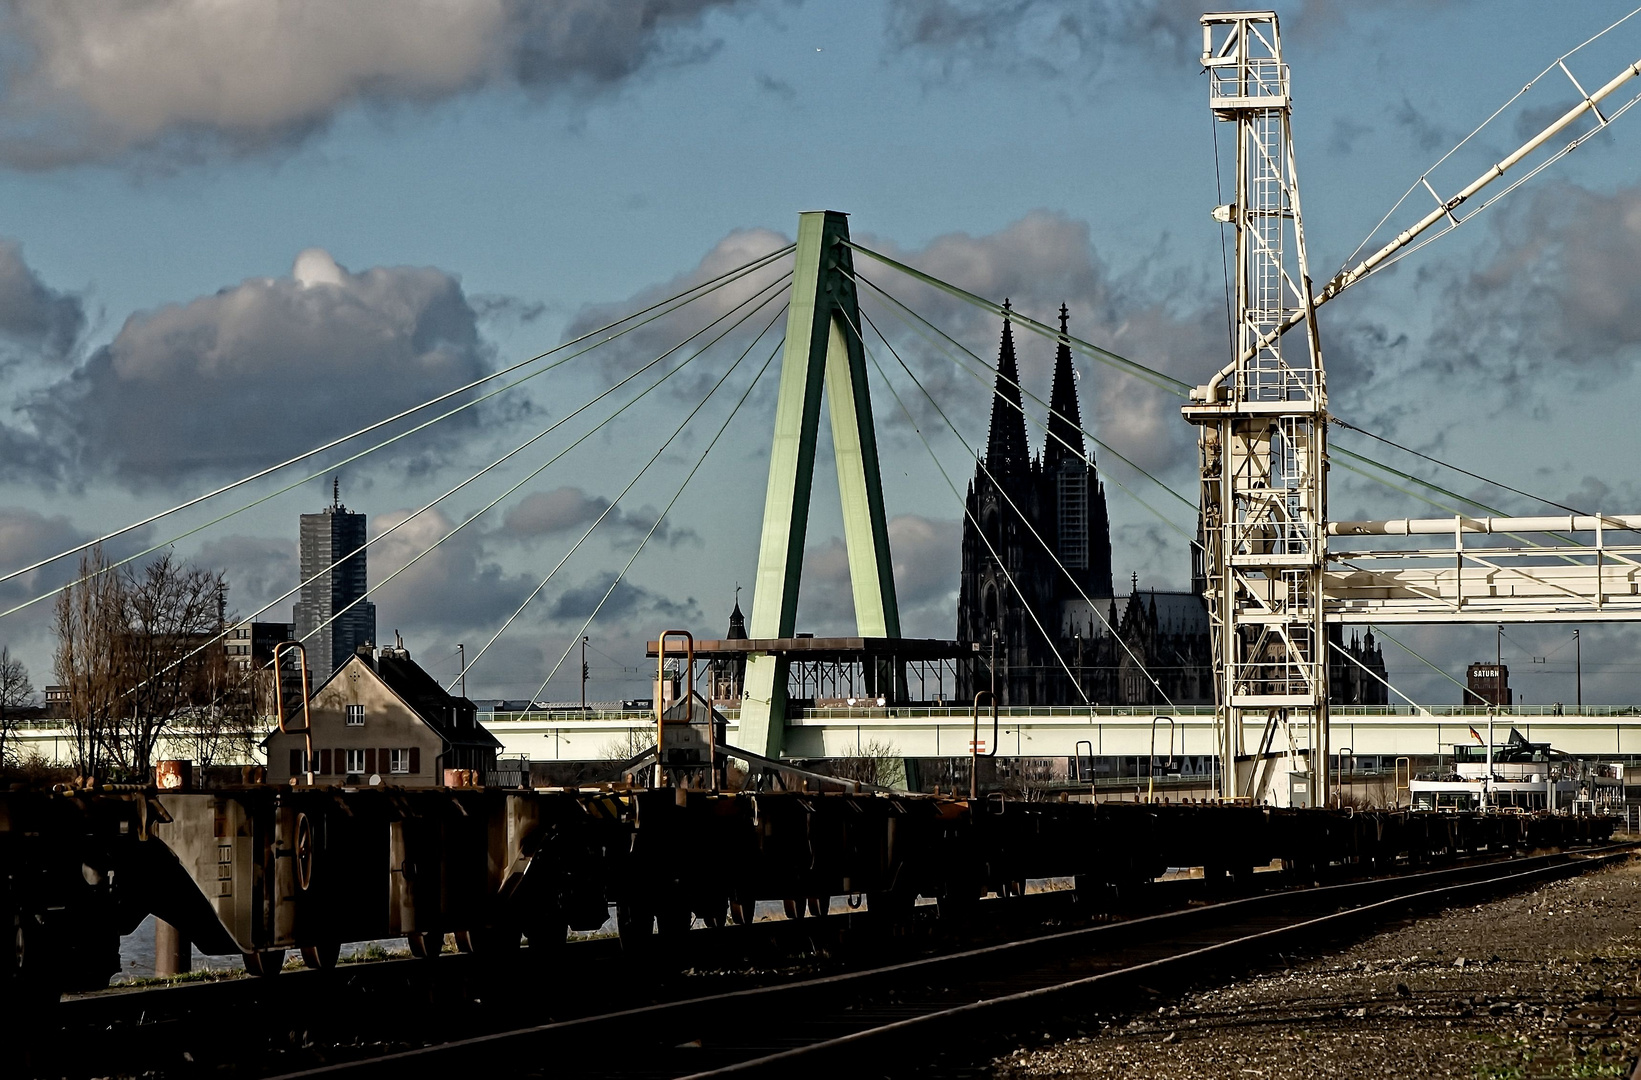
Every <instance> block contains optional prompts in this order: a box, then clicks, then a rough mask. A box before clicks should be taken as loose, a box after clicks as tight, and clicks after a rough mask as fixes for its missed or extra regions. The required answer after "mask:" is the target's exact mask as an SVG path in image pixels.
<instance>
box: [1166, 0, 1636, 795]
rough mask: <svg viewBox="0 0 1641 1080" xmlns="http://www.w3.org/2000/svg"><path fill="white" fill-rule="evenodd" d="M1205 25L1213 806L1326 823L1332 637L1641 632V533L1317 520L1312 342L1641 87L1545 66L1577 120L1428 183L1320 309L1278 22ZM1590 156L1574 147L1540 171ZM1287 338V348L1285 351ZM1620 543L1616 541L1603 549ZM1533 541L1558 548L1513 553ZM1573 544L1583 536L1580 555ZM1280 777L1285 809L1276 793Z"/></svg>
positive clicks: (1193, 408)
mask: <svg viewBox="0 0 1641 1080" xmlns="http://www.w3.org/2000/svg"><path fill="white" fill-rule="evenodd" d="M1201 21H1202V36H1203V49H1202V65H1203V67H1204V68H1205V69H1206V71H1207V73H1208V76H1209V90H1208V102H1209V107H1210V108H1211V109H1212V110H1213V114H1214V118H1215V120H1216V121H1217V122H1221V123H1225V124H1230V125H1234V126H1235V128H1236V137H1235V140H1234V146H1235V151H1234V153H1235V166H1234V172H1235V177H1236V183H1235V196H1234V201H1233V202H1230V203H1228V204H1225V205H1222V206H1217V207H1215V208H1214V217H1215V219H1216V220H1218V221H1220V222H1222V223H1225V224H1229V225H1231V226H1233V227H1234V232H1235V242H1236V254H1235V268H1236V269H1235V281H1234V290H1235V296H1234V302H1235V319H1234V322H1235V333H1234V342H1233V345H1232V352H1233V356H1232V359H1231V362H1230V363H1229V364H1227V365H1226V366H1225V367H1224V368H1222V369H1221V370H1220V371H1218V372H1216V373H1215V374H1214V376H1213V377H1212V378H1210V379H1209V380H1208V381H1207V382H1206V383H1205V384H1203V385H1202V386H1199V387H1197V388H1196V389H1195V390H1193V391H1192V393H1191V401H1190V403H1189V404H1188V405H1186V406H1185V407H1184V409H1183V412H1184V414H1185V417H1186V419H1187V420H1189V421H1190V422H1191V423H1193V424H1196V425H1197V426H1198V428H1199V438H1198V448H1199V466H1200V471H1201V484H1200V499H1201V503H1200V505H1201V513H1202V543H1203V558H1204V568H1205V580H1206V590H1205V595H1204V600H1205V601H1206V603H1207V607H1208V615H1209V620H1210V627H1211V633H1212V644H1213V658H1214V670H1215V676H1216V680H1217V685H1216V693H1215V701H1216V703H1217V708H1218V722H1217V726H1218V744H1219V745H1218V752H1219V756H1220V777H1221V781H1220V785H1221V795H1222V796H1224V797H1227V798H1248V799H1253V800H1255V801H1264V800H1265V799H1266V798H1274V799H1275V800H1276V801H1278V802H1283V803H1286V802H1289V801H1292V802H1295V803H1310V804H1313V805H1322V804H1325V803H1326V802H1327V800H1328V798H1329V791H1328V757H1329V752H1330V751H1329V738H1328V636H1327V626H1328V624H1330V623H1345V622H1351V623H1401V622H1437V623H1500V622H1534V621H1541V622H1564V621H1609V620H1611V621H1618V620H1635V619H1641V545H1637V544H1635V543H1634V542H1633V541H1634V536H1633V535H1628V534H1632V533H1633V531H1634V530H1638V529H1641V515H1612V516H1605V515H1589V516H1584V515H1571V516H1564V517H1558V518H1545V517H1531V518H1482V519H1475V518H1466V517H1454V518H1438V519H1406V520H1398V521H1333V520H1330V518H1329V516H1328V501H1327V495H1328V483H1327V474H1328V445H1327V425H1328V422H1329V417H1328V406H1327V380H1326V376H1325V369H1324V365H1323V362H1322V347H1321V341H1320V338H1319V336H1318V333H1317V326H1316V309H1317V308H1319V307H1320V306H1322V305H1323V304H1325V303H1327V302H1328V301H1330V300H1332V299H1334V298H1335V297H1337V296H1339V295H1340V294H1341V293H1342V292H1343V291H1344V290H1345V289H1347V288H1349V287H1350V286H1352V285H1354V284H1356V283H1358V282H1360V281H1361V280H1363V279H1364V278H1366V277H1368V276H1369V275H1371V274H1372V273H1373V272H1374V271H1375V270H1377V269H1381V268H1383V267H1385V266H1388V265H1390V264H1391V263H1392V262H1394V261H1395V258H1396V256H1397V254H1398V253H1403V254H1405V253H1406V250H1407V249H1408V247H1409V245H1411V244H1413V243H1414V241H1415V240H1417V239H1418V238H1419V237H1421V236H1424V235H1425V234H1426V233H1428V232H1429V231H1430V230H1431V229H1432V228H1433V227H1436V226H1438V225H1440V226H1442V227H1443V228H1442V230H1441V231H1446V230H1449V229H1452V228H1456V227H1457V226H1458V225H1460V224H1462V222H1463V220H1465V219H1464V218H1462V217H1461V216H1460V213H1461V211H1462V210H1463V209H1464V208H1465V206H1466V204H1467V203H1469V202H1470V200H1472V199H1473V198H1474V197H1475V196H1477V195H1478V194H1479V193H1480V192H1482V191H1483V190H1484V189H1486V188H1487V187H1488V186H1489V185H1491V184H1493V183H1494V182H1495V181H1497V180H1499V179H1500V178H1502V177H1504V176H1506V175H1507V174H1509V173H1510V171H1511V170H1512V169H1513V168H1515V167H1516V166H1517V165H1519V164H1521V163H1522V162H1523V161H1524V159H1527V158H1528V157H1529V156H1530V155H1532V154H1533V153H1534V152H1535V151H1537V150H1539V149H1540V148H1541V147H1544V146H1545V145H1546V144H1547V143H1549V142H1551V140H1553V139H1555V138H1556V136H1557V135H1559V134H1561V133H1563V132H1566V131H1568V130H1569V129H1570V128H1573V127H1574V125H1576V124H1578V123H1579V121H1580V120H1581V119H1583V118H1585V117H1586V116H1587V115H1593V116H1594V117H1595V119H1596V120H1597V124H1598V126H1597V127H1596V128H1595V129H1594V130H1600V129H1601V128H1604V127H1606V126H1607V124H1609V123H1610V122H1611V121H1612V120H1615V119H1617V117H1618V116H1619V115H1621V114H1622V113H1623V112H1624V111H1627V110H1628V108H1629V107H1630V106H1631V105H1633V104H1634V103H1635V101H1636V98H1629V99H1627V100H1623V101H1622V104H1621V105H1620V106H1619V107H1618V108H1612V107H1611V106H1608V107H1607V108H1606V109H1605V110H1604V109H1603V102H1606V101H1608V100H1609V99H1612V98H1613V95H1614V94H1615V93H1616V92H1617V91H1618V90H1619V88H1621V87H1623V86H1624V85H1625V84H1626V83H1628V82H1629V81H1630V80H1631V79H1633V78H1635V77H1636V76H1638V75H1641V60H1637V61H1636V62H1634V63H1632V64H1630V65H1629V66H1628V67H1626V68H1624V70H1623V71H1621V72H1620V73H1619V74H1617V75H1616V76H1614V77H1613V78H1612V79H1611V80H1609V81H1608V82H1607V83H1606V84H1605V85H1603V86H1601V87H1600V88H1599V89H1597V90H1595V91H1594V92H1586V91H1585V89H1584V88H1583V86H1581V85H1580V84H1579V82H1578V80H1577V79H1576V78H1575V77H1574V76H1573V74H1572V72H1571V70H1570V69H1569V68H1568V67H1567V66H1566V64H1565V63H1564V62H1563V61H1557V64H1556V65H1552V68H1554V67H1555V66H1559V67H1560V68H1561V71H1562V72H1564V73H1565V74H1566V76H1567V78H1568V79H1569V80H1571V82H1572V84H1573V86H1574V88H1575V89H1576V91H1577V93H1578V95H1579V97H1580V98H1581V99H1582V100H1581V101H1580V102H1579V103H1578V104H1577V105H1575V106H1574V107H1572V108H1570V109H1568V110H1567V111H1566V112H1565V113H1564V114H1563V115H1562V116H1560V117H1559V118H1558V119H1557V120H1556V121H1555V122H1554V123H1552V124H1550V125H1548V126H1547V127H1545V128H1544V129H1543V130H1542V131H1540V132H1539V133H1538V134H1537V135H1535V136H1533V137H1532V138H1531V139H1528V140H1527V141H1526V142H1525V143H1523V144H1522V145H1521V147H1520V148H1519V149H1517V150H1516V151H1515V152H1513V153H1511V154H1510V155H1508V156H1507V157H1505V158H1503V159H1501V160H1500V161H1498V162H1497V163H1496V164H1494V165H1492V166H1491V167H1490V168H1488V169H1487V170H1486V171H1485V172H1483V173H1482V174H1481V175H1480V176H1478V177H1477V178H1476V179H1475V180H1473V181H1472V182H1471V183H1469V184H1468V185H1466V186H1465V187H1463V188H1461V189H1460V190H1459V191H1458V192H1457V193H1456V194H1454V195H1452V196H1451V197H1448V198H1443V197H1441V196H1440V195H1438V194H1437V193H1436V190H1435V189H1434V188H1433V187H1432V186H1431V185H1430V183H1429V181H1428V178H1427V177H1421V179H1420V184H1421V185H1422V186H1423V187H1425V188H1426V189H1427V190H1428V191H1429V192H1430V194H1431V196H1432V197H1433V198H1434V199H1435V202H1436V206H1435V208H1434V209H1432V210H1431V211H1430V212H1429V213H1427V214H1426V215H1424V216H1423V217H1422V218H1420V219H1419V220H1418V221H1417V222H1415V223H1414V224H1413V225H1411V226H1409V227H1408V228H1407V229H1405V230H1403V231H1402V232H1400V233H1399V234H1397V235H1396V237H1395V238H1394V239H1392V240H1391V241H1390V242H1388V243H1386V244H1384V245H1383V246H1382V247H1381V248H1379V249H1378V250H1376V251H1374V252H1372V253H1371V254H1370V255H1368V256H1367V257H1366V258H1364V259H1362V260H1361V261H1360V262H1359V263H1357V264H1356V265H1354V266H1351V267H1348V268H1346V269H1344V270H1341V271H1340V272H1339V273H1338V274H1337V275H1336V276H1335V277H1334V278H1333V279H1332V280H1330V281H1329V282H1328V283H1327V284H1326V285H1325V286H1323V287H1322V289H1321V290H1320V291H1318V290H1316V289H1314V288H1313V287H1312V283H1311V276H1310V269H1309V264H1308V262H1307V259H1306V254H1305V231H1304V224H1303V217H1302V214H1301V212H1300V201H1299V182H1298V177H1297V173H1296V169H1295V164H1294V149H1293V138H1292V132H1291V129H1290V118H1291V109H1292V99H1291V96H1290V87H1289V73H1288V67H1287V64H1286V63H1285V62H1284V61H1283V58H1282V39H1281V34H1280V31H1279V28H1278V25H1277V17H1276V13H1275V12H1272V11H1240V12H1222V13H1212V14H1207V15H1204V16H1203V17H1202V20H1201ZM1549 70H1551V69H1546V71H1547V72H1548V71H1549ZM1495 115H1496V114H1495ZM1587 136H1588V132H1586V133H1585V134H1580V135H1576V136H1574V137H1572V138H1571V139H1570V140H1569V141H1568V143H1567V144H1565V145H1563V146H1561V147H1560V148H1559V149H1557V150H1555V151H1554V153H1553V154H1552V156H1551V157H1550V161H1553V160H1555V158H1557V157H1560V156H1561V155H1564V154H1566V153H1567V152H1569V151H1570V150H1571V149H1573V148H1574V147H1576V146H1577V145H1578V143H1579V142H1581V141H1582V140H1583V139H1584V138H1586V137H1587ZM1548 163H1549V162H1548V161H1545V162H1542V163H1540V164H1538V165H1536V166H1535V167H1534V168H1532V169H1531V170H1530V171H1528V172H1527V173H1526V174H1525V175H1524V176H1522V177H1521V178H1520V179H1518V180H1517V181H1516V183H1515V184H1511V185H1509V186H1508V187H1507V188H1506V189H1505V191H1508V190H1511V189H1513V188H1514V187H1515V186H1516V184H1519V183H1520V182H1521V181H1522V180H1525V179H1527V178H1529V177H1531V176H1532V175H1535V174H1536V173H1537V172H1538V171H1539V170H1540V169H1542V168H1543V167H1545V165H1547V164H1548ZM1501 194H1502V193H1501ZM1495 197H1496V196H1495ZM1485 205H1486V204H1485V203H1484V204H1483V206H1482V208H1485ZM1477 212H1479V210H1478V211H1477ZM1431 238H1433V237H1426V240H1425V242H1428V241H1429V239H1431ZM1300 328H1303V334H1302V335H1299V336H1298V338H1297V340H1290V337H1289V335H1288V331H1290V330H1296V329H1300ZM1613 533H1619V534H1624V535H1627V541H1626V542H1623V543H1619V544H1614V543H1612V542H1611V539H1610V536H1611V534H1613ZM1477 534H1482V535H1487V534H1503V535H1507V536H1510V537H1513V538H1515V539H1516V541H1517V542H1518V545H1519V546H1493V545H1487V544H1478V543H1477V542H1475V541H1474V540H1472V541H1471V543H1470V545H1469V546H1468V547H1467V546H1466V538H1467V536H1468V537H1474V536H1476V535H1477ZM1533 534H1541V535H1542V534H1548V535H1549V538H1550V540H1551V541H1552V542H1551V543H1549V544H1540V543H1534V542H1530V541H1527V540H1524V539H1523V536H1524V535H1533ZM1568 534H1593V542H1592V543H1577V542H1575V541H1573V540H1572V539H1571V538H1570V537H1569V535H1568ZM1437 535H1439V536H1443V537H1451V538H1452V543H1451V545H1450V546H1449V545H1447V544H1443V545H1442V546H1440V547H1437V548H1417V549H1407V548H1401V549H1390V550H1373V551H1362V550H1350V551H1330V550H1329V538H1330V537H1338V538H1344V537H1353V536H1376V537H1377V536H1437ZM1283 726H1286V727H1287V729H1288V733H1287V739H1289V740H1292V739H1294V737H1295V734H1296V733H1303V735H1304V738H1305V743H1306V746H1307V748H1308V752H1309V761H1308V763H1307V764H1306V765H1302V766H1298V767H1295V759H1294V757H1293V755H1291V754H1287V753H1283V752H1278V751H1277V750H1276V749H1275V745H1274V744H1275V743H1276V738H1277V733H1278V731H1279V729H1280V728H1281V727H1283ZM1281 761H1286V762H1287V767H1286V769H1281V768H1279V765H1278V763H1279V762H1281ZM1284 774H1285V777H1286V780H1285V783H1286V785H1287V790H1282V784H1283V783H1284V781H1283V780H1280V779H1278V778H1279V777H1281V776H1283V775H1284Z"/></svg>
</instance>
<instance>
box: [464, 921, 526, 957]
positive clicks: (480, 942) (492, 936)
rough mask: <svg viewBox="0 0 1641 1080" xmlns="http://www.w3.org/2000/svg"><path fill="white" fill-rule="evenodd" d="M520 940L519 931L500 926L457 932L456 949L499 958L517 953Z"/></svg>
mask: <svg viewBox="0 0 1641 1080" xmlns="http://www.w3.org/2000/svg"><path fill="white" fill-rule="evenodd" d="M519 939H520V934H519V932H518V931H517V930H508V929H506V928H504V927H499V926H494V927H488V928H486V929H482V930H457V931H456V949H457V950H458V951H460V952H464V953H478V954H479V955H480V956H499V955H505V954H508V953H514V952H517V951H518V948H519Z"/></svg>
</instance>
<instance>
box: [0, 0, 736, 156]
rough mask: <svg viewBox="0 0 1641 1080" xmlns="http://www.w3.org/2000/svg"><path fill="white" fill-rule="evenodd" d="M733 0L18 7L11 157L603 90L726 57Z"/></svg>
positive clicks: (291, 139)
mask: <svg viewBox="0 0 1641 1080" xmlns="http://www.w3.org/2000/svg"><path fill="white" fill-rule="evenodd" d="M739 3H740V0H399V2H396V3H391V4H378V3H366V4H329V3H305V2H271V0H270V2H261V3H249V2H237V3H225V2H222V0H9V3H8V5H7V6H6V9H5V12H4V15H3V27H4V30H5V32H6V33H7V35H8V36H9V37H10V39H11V41H12V49H11V50H10V56H9V60H10V63H9V64H8V77H7V86H6V95H5V106H4V108H3V109H0V158H3V159H4V160H6V161H8V162H9V163H10V164H12V165H14V166H20V167H24V168H51V167H56V166H61V165H69V164H77V163H81V162H87V161H103V160H109V159H112V158H116V157H119V156H120V155H123V154H126V153H128V152H131V151H136V152H139V153H147V154H155V153H158V154H160V155H162V156H165V157H173V158H174V157H176V156H178V155H181V156H184V157H193V158H197V157H200V156H202V155H208V154H211V153H214V152H227V153H232V154H248V153H259V152H267V151H276V150H280V149H283V148H287V147H290V146H292V145H295V144H297V143H300V142H301V141H302V140H304V139H306V138H307V137H309V136H311V135H312V134H314V133H315V132H318V131H322V130H323V129H324V128H325V127H326V126H327V125H328V124H329V123H330V122H331V121H332V120H333V119H334V118H335V117H336V115H337V114H338V113H340V112H342V111H344V110H346V109H348V108H349V107H352V106H355V105H361V104H363V105H370V106H375V107H378V108H383V107H391V106H395V105H405V104H408V105H413V106H414V105H420V106H426V105H430V104H433V103H436V102H438V101H441V100H444V99H448V98H451V97H454V96H457V95H462V94H468V93H472V92H475V91H478V90H481V89H484V88H487V87H513V88H518V89H521V90H523V91H524V92H526V93H527V94H530V95H532V96H540V95H545V94H551V93H554V92H561V91H569V92H580V93H587V92H595V91H598V90H600V89H602V88H606V87H610V86H615V85H618V84H620V83H622V82H624V81H625V80H628V79H631V78H633V77H634V76H635V75H638V74H639V73H640V72H642V71H644V70H645V69H648V68H653V67H656V66H657V65H661V64H666V63H685V62H690V61H693V60H698V59H700V58H701V57H703V56H706V55H709V54H710V53H711V52H712V51H713V50H714V49H715V47H716V43H715V42H714V41H713V40H711V39H710V38H703V37H702V36H701V35H700V34H699V33H698V31H699V29H700V27H701V24H702V22H703V20H704V18H705V17H706V15H707V14H708V13H710V12H712V11H714V10H720V9H732V8H734V7H737V6H739Z"/></svg>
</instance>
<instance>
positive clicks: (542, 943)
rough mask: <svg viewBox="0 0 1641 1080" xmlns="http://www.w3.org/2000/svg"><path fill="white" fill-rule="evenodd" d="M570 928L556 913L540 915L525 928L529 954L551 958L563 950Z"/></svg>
mask: <svg viewBox="0 0 1641 1080" xmlns="http://www.w3.org/2000/svg"><path fill="white" fill-rule="evenodd" d="M569 932H570V928H569V926H568V924H566V923H565V921H564V918H563V916H561V915H558V914H557V913H554V914H551V915H542V916H540V917H539V918H537V919H536V920H534V921H533V922H531V923H530V925H529V926H528V927H526V928H525V931H524V936H525V937H527V938H529V939H530V952H531V953H532V954H533V955H536V956H543V955H545V956H552V955H554V954H555V953H557V952H559V951H560V950H562V949H563V948H564V940H565V938H567V937H568V936H569Z"/></svg>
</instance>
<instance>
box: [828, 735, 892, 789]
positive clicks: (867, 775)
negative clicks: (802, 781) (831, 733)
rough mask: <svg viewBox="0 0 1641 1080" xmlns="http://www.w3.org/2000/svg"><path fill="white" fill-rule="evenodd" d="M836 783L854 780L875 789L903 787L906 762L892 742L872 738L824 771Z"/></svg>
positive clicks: (830, 762)
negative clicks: (852, 753)
mask: <svg viewBox="0 0 1641 1080" xmlns="http://www.w3.org/2000/svg"><path fill="white" fill-rule="evenodd" d="M818 771H822V772H826V773H829V774H830V775H832V776H835V777H837V778H838V779H839V780H856V781H859V782H860V783H862V784H872V785H875V786H877V787H886V788H893V787H905V786H906V760H905V758H903V757H902V756H901V754H900V751H899V750H896V749H895V747H894V745H893V744H892V743H887V742H882V741H880V740H878V739H873V740H871V741H870V742H868V743H865V744H864V745H862V746H861V747H860V751H859V752H858V753H857V754H855V755H854V756H852V757H842V758H832V759H831V760H830V761H828V762H827V763H826V767H825V768H824V769H821V770H818Z"/></svg>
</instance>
